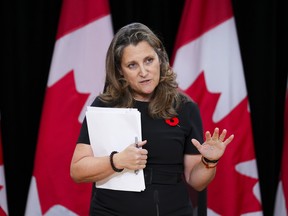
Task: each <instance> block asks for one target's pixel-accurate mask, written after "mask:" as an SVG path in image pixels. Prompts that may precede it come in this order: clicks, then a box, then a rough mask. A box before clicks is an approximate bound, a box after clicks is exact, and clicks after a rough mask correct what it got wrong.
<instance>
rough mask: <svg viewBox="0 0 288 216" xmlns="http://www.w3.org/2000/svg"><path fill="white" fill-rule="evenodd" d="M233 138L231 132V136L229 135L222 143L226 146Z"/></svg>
mask: <svg viewBox="0 0 288 216" xmlns="http://www.w3.org/2000/svg"><path fill="white" fill-rule="evenodd" d="M233 139H234V134H232V135H231V136H229V137H228V138H227V139H226V140H225V142H224V144H225V145H226V146H227V145H228V144H229V143H230V142H231V141H232V140H233Z"/></svg>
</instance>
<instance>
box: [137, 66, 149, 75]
mask: <svg viewBox="0 0 288 216" xmlns="http://www.w3.org/2000/svg"><path fill="white" fill-rule="evenodd" d="M139 74H140V76H141V77H145V76H146V75H147V74H148V71H147V69H146V68H145V66H144V65H141V66H140V73H139Z"/></svg>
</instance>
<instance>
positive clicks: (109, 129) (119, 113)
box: [86, 107, 145, 191]
mask: <svg viewBox="0 0 288 216" xmlns="http://www.w3.org/2000/svg"><path fill="white" fill-rule="evenodd" d="M86 119H87V125H88V132H89V138H90V143H91V147H92V150H93V153H94V156H95V157H101V156H107V155H110V153H111V152H112V151H118V152H120V151H122V150H124V149H125V148H126V147H127V146H128V145H131V144H133V143H134V142H135V137H137V138H138V140H142V135H141V116H140V112H139V111H138V110H137V109H133V108H103V107H88V108H87V111H86ZM96 187H97V188H106V189H113V190H124V191H143V190H145V181H144V175H143V170H139V172H138V174H135V172H134V170H127V169H124V171H123V172H121V173H114V174H113V175H112V176H110V177H108V178H106V179H103V180H101V181H97V182H96Z"/></svg>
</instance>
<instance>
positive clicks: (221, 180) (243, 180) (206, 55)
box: [172, 0, 262, 216]
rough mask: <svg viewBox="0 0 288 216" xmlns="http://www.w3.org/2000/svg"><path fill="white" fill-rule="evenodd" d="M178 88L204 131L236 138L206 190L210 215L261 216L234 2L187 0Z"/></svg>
mask: <svg viewBox="0 0 288 216" xmlns="http://www.w3.org/2000/svg"><path fill="white" fill-rule="evenodd" d="M172 62H173V68H174V69H175V71H176V73H177V77H178V78H177V79H178V82H179V87H180V88H181V89H182V90H184V91H185V92H186V93H187V94H188V95H190V97H191V98H192V99H193V100H194V101H195V102H196V103H197V104H198V105H199V108H200V112H201V116H202V120H203V127H204V131H206V130H210V131H213V130H214V128H215V127H219V128H220V130H222V129H224V128H225V129H227V130H228V133H229V134H228V135H230V134H231V133H233V134H234V135H235V138H234V140H233V142H232V143H231V144H230V145H229V146H228V147H227V149H226V152H225V154H224V156H223V157H222V158H221V160H220V162H219V164H218V166H217V174H216V177H215V179H214V180H213V182H212V183H211V184H210V185H209V186H208V188H207V197H208V198H207V206H208V215H221V216H231V215H248V214H249V215H250V216H251V215H253V216H256V215H262V206H261V198H260V187H259V180H258V171H257V165H256V160H255V151H254V143H253V134H252V127H251V119H250V112H249V103H248V97H247V90H246V84H245V79H244V72H243V66H242V61H241V56H240V51H239V45H238V39H237V33H236V27H235V20H234V15H233V10H232V4H231V1H230V0H218V1H212V0H186V1H185V6H184V11H183V14H182V20H181V23H180V28H179V32H178V37H177V40H176V45H175V52H174V55H173V57H172Z"/></svg>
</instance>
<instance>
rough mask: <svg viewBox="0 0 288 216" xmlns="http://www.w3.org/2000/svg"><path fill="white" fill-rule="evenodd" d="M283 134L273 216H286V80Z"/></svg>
mask: <svg viewBox="0 0 288 216" xmlns="http://www.w3.org/2000/svg"><path fill="white" fill-rule="evenodd" d="M283 134H284V143H283V151H282V164H281V174H280V181H279V184H278V189H277V194H276V201H275V207H274V208H275V210H274V216H287V215H288V78H287V87H286V101H285V114H284V133H283Z"/></svg>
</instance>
